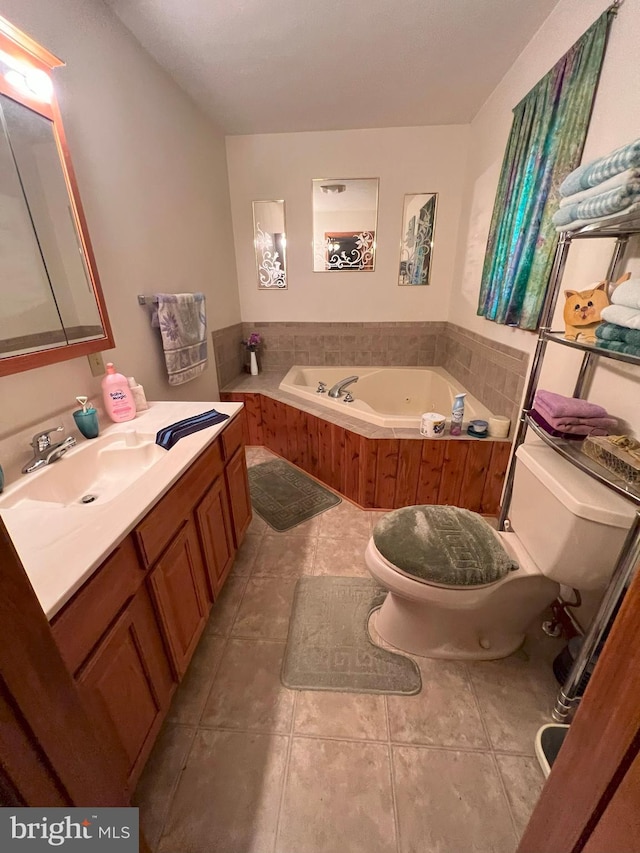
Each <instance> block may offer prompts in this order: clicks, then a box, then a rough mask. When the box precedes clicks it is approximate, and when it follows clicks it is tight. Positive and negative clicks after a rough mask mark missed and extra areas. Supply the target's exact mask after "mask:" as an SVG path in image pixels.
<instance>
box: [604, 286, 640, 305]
mask: <svg viewBox="0 0 640 853" xmlns="http://www.w3.org/2000/svg"><path fill="white" fill-rule="evenodd" d="M611 301H612V302H613V304H614V305H624V306H625V308H634V309H635V310H636V311H640V278H630V279H628V280H627V281H623V282H622V284H619V285H618V286H617V287H616V289H615V290H614V291H613V293H612V294H611Z"/></svg>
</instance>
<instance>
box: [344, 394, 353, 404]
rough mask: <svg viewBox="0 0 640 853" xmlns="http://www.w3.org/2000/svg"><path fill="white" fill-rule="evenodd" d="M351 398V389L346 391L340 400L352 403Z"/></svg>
mask: <svg viewBox="0 0 640 853" xmlns="http://www.w3.org/2000/svg"><path fill="white" fill-rule="evenodd" d="M353 400H354V396H353V394H352V393H351V391H347V392H346V394H345V395H344V397H343V398H342V401H343V402H344V403H353Z"/></svg>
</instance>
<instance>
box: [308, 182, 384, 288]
mask: <svg viewBox="0 0 640 853" xmlns="http://www.w3.org/2000/svg"><path fill="white" fill-rule="evenodd" d="M378 183H379V181H378V178H314V180H313V193H312V200H313V271H314V272H347V271H357V272H372V271H373V269H374V268H375V263H376V228H377V220H378Z"/></svg>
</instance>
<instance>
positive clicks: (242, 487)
mask: <svg viewBox="0 0 640 853" xmlns="http://www.w3.org/2000/svg"><path fill="white" fill-rule="evenodd" d="M224 475H225V478H226V481H227V489H228V491H229V503H230V504H231V517H232V519H233V536H234V540H235V543H236V548H239V547H240V544H241V542H242V540H243V539H244V534H245V533H246V532H247V528H248V527H249V524H250V523H251V517H252V515H253V510H252V509H251V495H250V494H249V478H248V476H247V463H246V461H245V457H244V450H243V448H240V450H238V451H237V452H236V453H235V454H234V456H233V457H232V458H231V459H230V461H229V464H228V465H227V467H226V468H225V472H224Z"/></svg>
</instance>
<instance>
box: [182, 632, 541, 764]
mask: <svg viewBox="0 0 640 853" xmlns="http://www.w3.org/2000/svg"><path fill="white" fill-rule="evenodd" d="M230 639H235V638H234V637H231V638H230ZM287 689H288V688H287ZM290 692H291V693H295V694H298V693H300V692H305V691H299V690H291V691H290ZM360 695H362V694H360ZM180 725H185V724H183V723H182V724H180ZM198 728H199V729H202V730H206V731H218V732H229V733H234V734H247V735H251V734H259V735H274V736H276V735H277V736H280V737H287V736H288V734H287V732H286V731H275V730H274V729H247V728H232V727H230V726H209V725H207V724H206V723H205V724H202V725H199V726H198ZM295 737H296V738H302V739H304V740H330V741H335V742H336V743H353V744H369V743H373V744H376V745H378V746H384V745H386V744H389V745H390V746H396V747H407V748H410V749H425V750H431V751H433V752H468V753H470V754H474V755H488V754H489V753H490V752H492V750H491V749H490V748H489V747H480V746H466V745H459V746H442V745H440V744H431V743H418V742H415V741H402V740H393V739H391V740H388V739H387V738H384V739H382V738H353V737H344V736H342V737H338V736H336V735H326V734H322V735H316V734H308V733H306V732H298V731H297V732H295ZM500 755H505V756H515V757H516V758H533V756H532V755H528V754H526V753H514V752H501V753H500Z"/></svg>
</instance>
